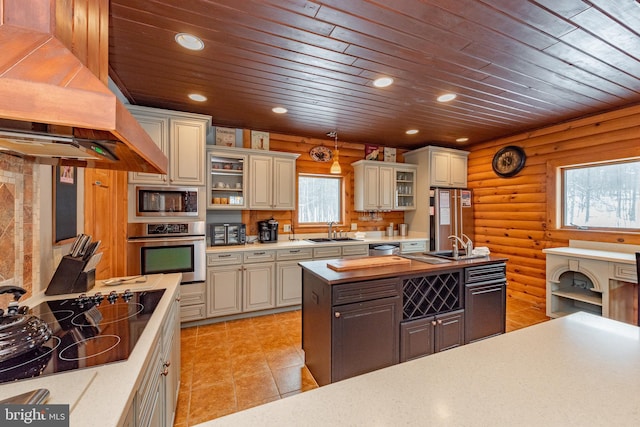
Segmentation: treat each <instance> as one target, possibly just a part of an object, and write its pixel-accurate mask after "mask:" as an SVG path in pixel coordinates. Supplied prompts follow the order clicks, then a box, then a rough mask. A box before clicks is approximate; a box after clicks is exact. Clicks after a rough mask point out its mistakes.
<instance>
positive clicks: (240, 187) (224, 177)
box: [207, 148, 249, 209]
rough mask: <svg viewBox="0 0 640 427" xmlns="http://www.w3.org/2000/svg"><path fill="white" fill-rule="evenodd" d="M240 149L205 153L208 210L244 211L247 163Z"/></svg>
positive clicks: (213, 150)
mask: <svg viewBox="0 0 640 427" xmlns="http://www.w3.org/2000/svg"><path fill="white" fill-rule="evenodd" d="M248 158H249V156H248V155H247V154H246V153H245V152H244V150H243V149H241V148H212V149H210V150H209V151H208V152H207V168H208V172H209V173H208V178H207V191H208V196H209V197H208V201H207V208H208V209H246V208H247V206H248V201H247V196H246V186H247V168H246V166H247V163H248Z"/></svg>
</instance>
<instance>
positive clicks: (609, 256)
mask: <svg viewBox="0 0 640 427" xmlns="http://www.w3.org/2000/svg"><path fill="white" fill-rule="evenodd" d="M542 252H544V253H545V254H552V255H562V256H568V257H575V258H586V259H595V260H598V261H612V262H621V263H624V264H635V263H636V256H635V254H632V253H631V254H630V253H624V252H611V251H604V250H598V249H585V248H573V247H563V248H548V249H543V250H542Z"/></svg>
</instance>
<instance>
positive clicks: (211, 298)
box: [207, 265, 242, 317]
mask: <svg viewBox="0 0 640 427" xmlns="http://www.w3.org/2000/svg"><path fill="white" fill-rule="evenodd" d="M240 312H242V265H224V266H219V267H209V268H207V317H215V316H224V315H228V314H236V313H240Z"/></svg>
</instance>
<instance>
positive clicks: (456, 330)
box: [400, 310, 465, 362]
mask: <svg viewBox="0 0 640 427" xmlns="http://www.w3.org/2000/svg"><path fill="white" fill-rule="evenodd" d="M464 317H465V311H464V310H456V311H452V312H449V313H444V314H438V315H436V316H429V317H423V318H420V319H415V320H408V321H406V322H402V323H401V324H400V362H406V361H407V360H411V359H417V358H419V357H422V356H427V355H429V354H433V353H437V352H440V351H444V350H448V349H450V348H454V347H458V346H461V345H464V343H465V341H464V324H465V319H464Z"/></svg>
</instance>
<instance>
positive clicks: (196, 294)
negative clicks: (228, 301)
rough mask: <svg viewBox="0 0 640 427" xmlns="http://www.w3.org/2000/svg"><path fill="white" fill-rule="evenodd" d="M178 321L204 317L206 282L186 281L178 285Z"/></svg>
mask: <svg viewBox="0 0 640 427" xmlns="http://www.w3.org/2000/svg"><path fill="white" fill-rule="evenodd" d="M180 294H181V297H180V321H181V322H190V321H193V320H200V319H206V317H207V310H206V307H207V299H206V283H205V282H198V283H187V284H184V285H180Z"/></svg>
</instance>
